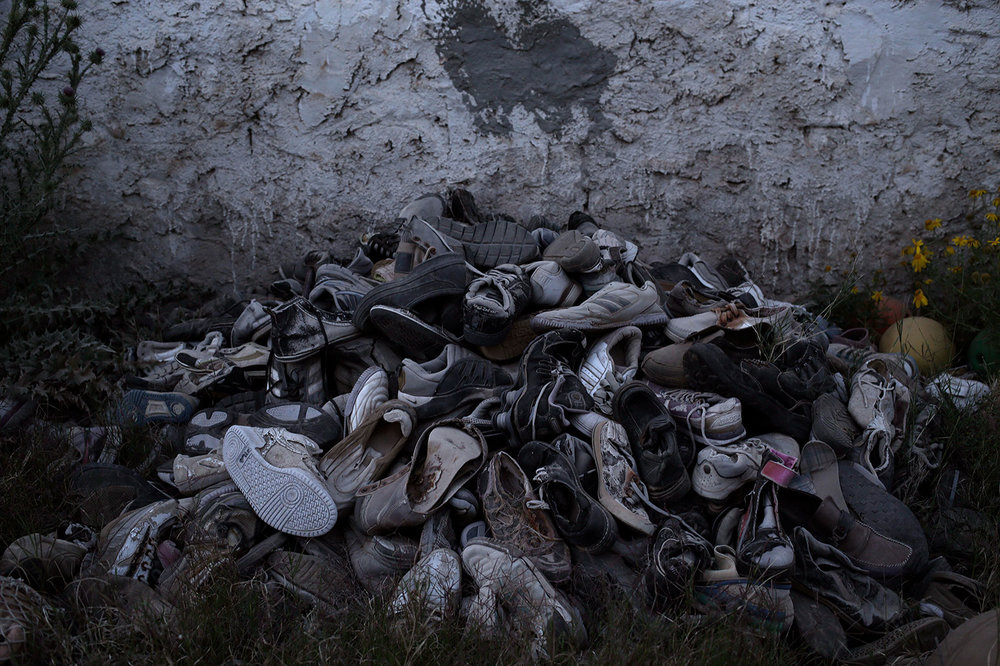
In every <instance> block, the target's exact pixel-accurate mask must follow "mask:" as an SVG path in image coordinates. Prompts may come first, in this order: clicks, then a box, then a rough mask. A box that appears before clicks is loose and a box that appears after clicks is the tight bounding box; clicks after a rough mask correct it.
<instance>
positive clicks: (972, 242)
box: [969, 238, 979, 247]
mask: <svg viewBox="0 0 1000 666" xmlns="http://www.w3.org/2000/svg"><path fill="white" fill-rule="evenodd" d="M969 245H971V246H972V247H979V239H978V238H970V239H969Z"/></svg>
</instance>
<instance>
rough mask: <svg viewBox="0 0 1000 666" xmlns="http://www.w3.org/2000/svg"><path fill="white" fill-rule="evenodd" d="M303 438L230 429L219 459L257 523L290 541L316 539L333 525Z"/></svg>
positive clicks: (311, 449) (331, 508)
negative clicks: (259, 519)
mask: <svg viewBox="0 0 1000 666" xmlns="http://www.w3.org/2000/svg"><path fill="white" fill-rule="evenodd" d="M319 453H321V450H320V449H319V447H317V446H316V444H315V443H314V442H312V441H311V440H310V439H308V438H307V437H304V436H302V435H293V434H292V433H290V432H288V431H286V430H281V429H279V428H252V427H249V426H233V427H231V428H230V429H229V430H228V431H227V432H226V438H225V440H224V441H223V444H222V457H223V459H224V460H225V462H226V468H227V469H228V470H229V474H230V476H232V478H233V481H235V482H236V485H237V486H239V488H240V490H241V491H243V494H244V495H246V498H247V499H248V500H249V501H250V504H251V505H252V506H253V508H254V511H256V512H257V515H258V516H260V518H261V520H263V521H264V522H265V523H267V524H268V525H270V526H271V527H273V528H275V529H277V530H281V531H282V532H285V533H287V534H294V535H295V536H319V535H320V534H325V533H326V532H329V531H330V530H331V529H333V526H334V524H335V523H336V522H337V504H336V502H335V501H334V499H333V497H332V496H331V495H330V491H329V490H327V488H326V485H325V484H324V483H323V479H322V475H321V474H320V472H319V470H318V469H317V468H316V462H315V460H314V459H313V456H314V455H317V454H319Z"/></svg>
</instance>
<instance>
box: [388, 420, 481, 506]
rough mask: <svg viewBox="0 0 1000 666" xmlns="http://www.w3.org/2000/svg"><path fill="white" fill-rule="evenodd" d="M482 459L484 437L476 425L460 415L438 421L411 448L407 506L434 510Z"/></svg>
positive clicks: (460, 485)
mask: <svg viewBox="0 0 1000 666" xmlns="http://www.w3.org/2000/svg"><path fill="white" fill-rule="evenodd" d="M485 459H486V441H485V440H484V439H483V435H482V433H481V432H479V430H478V429H477V428H476V427H475V426H472V425H469V424H468V423H466V422H464V421H462V420H459V419H450V420H444V421H438V422H437V423H435V424H434V425H433V426H431V427H430V428H428V429H427V430H425V431H424V433H423V435H422V436H421V438H420V440H419V441H418V442H417V444H416V446H415V447H414V449H413V461H412V467H411V469H410V473H409V478H408V479H407V483H406V496H407V500H408V501H409V504H410V507H411V508H412V509H413V511H414V512H416V513H419V514H423V515H429V514H431V513H433V512H434V511H436V510H437V509H439V508H440V507H441V506H443V505H444V504H445V503H447V502H448V500H449V499H451V497H452V495H454V494H455V493H456V492H458V489H459V488H461V487H462V486H463V485H465V482H466V481H468V480H469V479H471V478H473V477H474V476H475V475H476V474H478V473H479V470H480V469H482V467H483V463H484V462H485Z"/></svg>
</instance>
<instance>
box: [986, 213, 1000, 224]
mask: <svg viewBox="0 0 1000 666" xmlns="http://www.w3.org/2000/svg"><path fill="white" fill-rule="evenodd" d="M986 219H987V220H989V221H990V222H996V221H997V220H1000V217H997V214H996V213H986Z"/></svg>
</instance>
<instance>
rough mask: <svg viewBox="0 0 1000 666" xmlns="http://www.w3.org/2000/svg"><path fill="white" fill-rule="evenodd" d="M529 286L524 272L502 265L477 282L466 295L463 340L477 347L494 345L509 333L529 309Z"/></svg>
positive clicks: (510, 265)
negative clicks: (517, 318) (516, 319)
mask: <svg viewBox="0 0 1000 666" xmlns="http://www.w3.org/2000/svg"><path fill="white" fill-rule="evenodd" d="M530 299H531V286H530V284H529V282H528V279H527V277H526V276H525V273H524V269H522V268H521V267H520V266H516V265H514V264H501V265H500V266H497V267H496V268H493V269H490V270H489V271H487V273H486V275H484V276H483V277H481V278H476V279H475V280H473V281H472V282H471V283H470V284H469V288H468V291H466V292H465V301H464V305H463V328H462V335H463V337H464V339H465V340H466V341H468V342H471V343H472V344H476V345H495V344H498V343H499V342H501V341H502V340H503V339H504V337H505V336H506V335H507V332H508V331H510V328H511V325H512V324H513V322H514V319H515V318H516V317H517V316H518V315H520V314H521V313H522V312H524V311H525V309H526V308H527V307H528V303H529V301H530Z"/></svg>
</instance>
